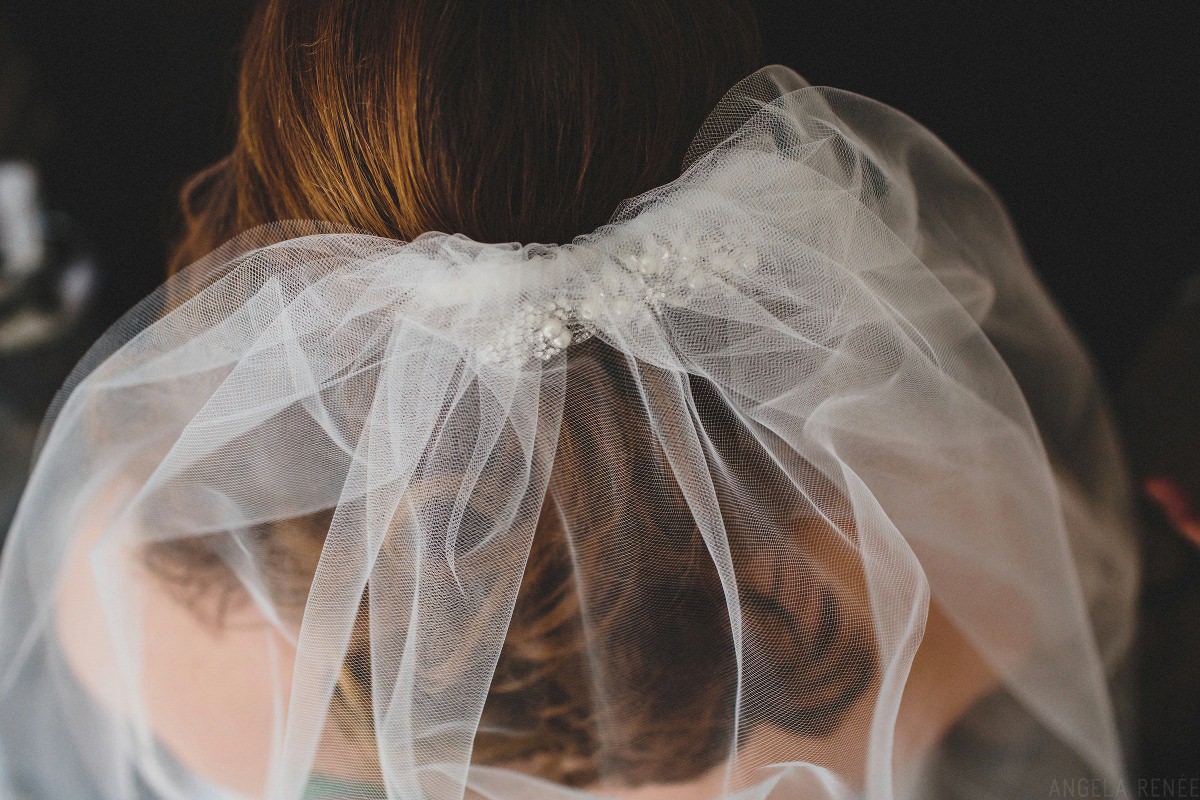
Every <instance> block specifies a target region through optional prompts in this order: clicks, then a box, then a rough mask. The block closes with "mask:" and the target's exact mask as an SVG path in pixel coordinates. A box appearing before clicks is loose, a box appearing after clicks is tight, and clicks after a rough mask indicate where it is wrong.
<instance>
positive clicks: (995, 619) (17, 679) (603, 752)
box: [0, 0, 1136, 800]
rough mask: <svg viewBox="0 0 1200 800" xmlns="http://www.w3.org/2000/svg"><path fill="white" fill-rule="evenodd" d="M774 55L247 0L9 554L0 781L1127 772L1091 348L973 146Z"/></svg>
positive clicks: (398, 792)
mask: <svg viewBox="0 0 1200 800" xmlns="http://www.w3.org/2000/svg"><path fill="white" fill-rule="evenodd" d="M758 52H759V45H758V39H757V34H756V32H755V29H754V25H753V21H752V15H751V13H750V10H749V8H748V7H747V6H746V4H745V3H744V2H741V0H689V1H688V2H683V1H682V0H617V1H616V2H613V3H606V4H595V3H584V2H568V3H549V2H540V1H538V0H534V1H532V2H523V3H478V2H472V3H467V2H448V3H447V2H424V1H422V0H409V2H404V3H395V2H390V0H361V1H360V2H355V3H349V2H341V1H340V0H322V2H312V0H267V2H264V3H263V4H262V6H261V8H260V9H259V10H258V13H257V16H256V19H255V22H254V23H253V25H252V28H251V30H250V32H249V34H248V36H247V39H246V45H245V52H244V55H243V61H242V73H241V87H240V95H239V105H238V120H239V121H238V128H237V140H236V143H235V145H234V149H233V152H232V153H231V154H230V155H229V157H227V158H226V159H224V160H222V161H221V162H219V163H217V164H216V165H214V166H213V167H212V168H210V169H209V170H207V171H205V172H204V173H202V174H200V175H198V176H197V177H196V178H195V179H194V180H193V181H192V182H191V183H190V184H189V186H188V187H187V189H186V190H185V192H184V202H183V207H184V212H185V220H186V230H185V234H184V236H183V237H182V239H181V241H180V243H179V245H178V248H177V251H176V255H175V258H174V260H173V266H172V273H173V275H172V277H171V278H170V279H169V280H168V282H167V283H166V284H165V285H164V286H163V288H162V289H160V290H159V291H158V292H157V293H156V294H154V295H152V296H151V297H150V298H148V299H147V300H146V301H144V302H143V303H142V304H140V305H139V306H138V307H136V308H135V309H134V310H132V311H131V312H129V314H128V315H127V316H126V317H125V318H124V319H123V320H122V321H121V322H119V323H118V324H117V325H116V326H115V327H114V328H113V329H112V330H110V331H109V332H108V333H107V334H106V335H105V337H104V338H102V339H101V341H100V342H99V343H98V344H97V345H96V346H95V347H94V348H93V350H92V351H91V353H90V354H89V355H88V357H87V358H86V359H85V360H84V362H83V363H82V364H81V365H80V366H79V368H78V369H77V370H76V373H75V375H74V376H73V377H72V378H71V380H70V381H68V384H67V386H66V388H65V389H64V390H63V392H62V393H61V394H60V395H59V399H58V400H57V401H56V404H55V407H54V409H53V411H52V425H48V426H47V428H46V430H45V433H44V439H43V444H42V449H41V455H40V458H39V460H38V463H37V466H36V468H35V471H34V474H33V477H32V480H31V482H30V484H29V487H28V489H27V491H26V493H25V496H24V498H23V500H22V503H21V506H20V509H19V511H18V516H17V519H16V521H15V523H14V526H13V528H12V532H11V536H10V541H9V543H8V545H7V549H6V550H5V552H4V555H3V560H2V562H0V789H2V790H3V791H2V792H0V794H3V796H5V797H34V798H43V797H44V798H66V797H72V798H84V797H89V798H93V797H94V798H114V799H115V798H122V799H124V798H137V797H146V798H197V799H199V798H259V797H263V798H279V799H282V798H308V799H309V800H315V799H316V798H346V799H349V798H376V797H388V798H412V799H414V800H415V799H416V798H460V797H464V796H465V797H469V798H584V797H620V798H639V799H644V800H667V799H668V798H688V799H689V800H690V799H692V798H698V799H700V800H703V799H705V798H717V797H731V798H732V797H737V798H740V799H743V800H761V799H762V798H806V799H807V798H842V797H867V798H872V800H875V799H876V798H899V797H914V798H930V797H955V798H957V797H978V798H991V797H1050V796H1064V793H1065V792H1067V791H1068V790H1070V788H1071V787H1074V786H1076V785H1077V783H1076V782H1078V781H1081V780H1087V781H1097V780H1098V781H1102V782H1105V785H1111V786H1117V785H1119V782H1120V781H1121V780H1122V778H1123V776H1124V764H1123V760H1122V758H1123V756H1122V750H1121V743H1120V736H1121V730H1120V722H1121V719H1120V713H1119V712H1121V711H1122V709H1121V707H1120V704H1119V702H1117V701H1118V700H1119V699H1120V693H1119V691H1118V687H1117V685H1116V684H1117V681H1116V676H1117V675H1118V674H1119V673H1120V670H1121V669H1122V667H1123V663H1124V657H1125V655H1126V651H1127V649H1128V644H1129V639H1130V635H1131V625H1132V623H1131V619H1132V616H1131V615H1132V605H1133V593H1134V588H1135V587H1134V584H1135V580H1136V575H1135V572H1136V569H1135V563H1136V562H1135V559H1134V557H1133V555H1132V547H1131V542H1130V537H1129V531H1128V519H1129V517H1128V511H1127V507H1126V487H1125V481H1124V475H1123V470H1122V466H1121V463H1120V460H1119V457H1118V455H1117V451H1116V448H1115V445H1114V439H1113V434H1112V431H1111V429H1110V426H1109V422H1108V417H1107V412H1106V410H1105V407H1104V403H1103V400H1102V398H1101V397H1100V395H1099V391H1098V388H1097V386H1096V382H1095V378H1094V376H1093V374H1092V371H1091V368H1090V366H1089V364H1088V361H1087V359H1086V357H1085V355H1084V354H1083V352H1082V351H1081V349H1080V346H1079V344H1078V343H1077V341H1076V340H1075V338H1074V336H1073V335H1072V334H1071V333H1070V331H1069V330H1068V329H1067V327H1066V326H1065V324H1064V323H1063V321H1062V319H1061V317H1060V315H1059V314H1058V312H1057V311H1056V310H1055V308H1054V307H1053V305H1052V304H1051V302H1050V300H1049V299H1048V297H1047V296H1046V294H1045V292H1044V291H1043V289H1042V288H1041V286H1040V284H1039V283H1038V281H1037V279H1036V277H1035V276H1034V274H1033V273H1032V272H1031V270H1030V268H1029V267H1028V265H1027V264H1026V263H1025V261H1024V259H1023V256H1022V253H1021V249H1020V246H1019V244H1018V242H1017V240H1016V238H1015V236H1014V234H1013V232H1012V230H1011V227H1010V225H1009V222H1008V220H1007V218H1006V216H1005V214H1004V212H1003V210H1002V208H1001V207H1000V205H999V203H998V202H997V200H996V199H995V197H994V196H993V195H992V194H991V192H990V191H989V190H988V189H987V188H986V187H985V186H984V185H983V184H982V183H981V182H980V180H979V179H978V178H977V177H976V176H974V175H973V174H972V173H971V172H970V171H969V170H968V169H967V168H966V167H964V166H963V165H962V163H961V162H959V161H958V160H957V159H956V158H955V157H954V156H953V155H952V154H951V153H950V152H949V151H947V149H946V148H945V146H944V145H942V144H941V143H940V142H939V141H938V140H937V139H936V138H935V137H933V136H932V135H931V134H930V133H929V132H928V131H926V130H924V129H923V128H921V127H920V126H919V125H918V124H917V123H915V122H913V121H912V120H911V119H909V118H907V117H905V116H903V115H902V114H900V113H898V112H896V111H894V110H892V109H890V108H887V107H885V106H883V105H880V104H878V103H875V102H872V101H870V100H867V99H865V98H862V97H859V96H856V95H853V94H849V93H846V92H841V91H837V90H833V89H828V88H818V87H811V86H809V85H807V84H806V83H805V82H804V81H803V80H801V79H800V78H799V77H798V76H797V75H795V73H792V72H791V71H789V70H787V69H785V68H782V67H767V68H763V69H758V70H757V71H756V67H757V66H758V58H759V56H758ZM300 220H304V221H300ZM442 231H444V232H445V233H442ZM517 242H519V243H522V244H516V243H517ZM506 243H512V244H506ZM1067 796H1069V795H1067Z"/></svg>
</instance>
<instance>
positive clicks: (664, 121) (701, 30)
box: [172, 0, 760, 269]
mask: <svg viewBox="0 0 1200 800" xmlns="http://www.w3.org/2000/svg"><path fill="white" fill-rule="evenodd" d="M759 53H760V43H759V39H758V33H757V30H756V27H755V23H754V18H753V14H752V11H751V9H750V7H749V3H748V2H747V0H615V2H608V3H591V2H584V1H583V0H568V1H567V2H548V0H522V1H521V2H497V1H496V0H484V1H483V2H479V1H478V0H449V2H427V1H421V0H405V2H395V1H394V0H366V1H359V2H350V1H349V0H328V1H327V2H311V0H268V1H267V2H265V3H263V5H262V6H261V8H260V9H259V11H258V14H257V16H256V17H255V20H254V22H253V24H252V27H251V29H250V32H249V34H248V36H247V39H246V42H245V52H244V56H243V61H242V71H241V82H240V91H239V101H238V116H239V121H238V129H237V131H238V132H237V139H236V142H235V145H234V148H233V152H232V153H231V154H230V155H229V157H228V158H226V159H225V160H223V161H221V162H219V163H218V164H216V165H215V166H214V167H212V168H211V169H209V170H208V171H206V172H204V173H202V174H201V175H199V176H197V177H196V178H195V179H193V181H192V182H191V183H190V184H189V185H188V186H187V187H186V188H185V191H184V197H183V207H184V217H185V225H186V230H185V232H184V237H183V240H182V241H181V243H180V245H179V247H178V249H177V252H176V254H175V257H174V259H173V265H172V266H173V268H176V269H177V268H179V267H182V266H185V265H186V264H188V263H191V262H192V261H195V260H197V259H198V258H200V257H201V256H203V255H206V254H207V253H208V252H209V251H211V250H212V249H214V248H215V247H216V246H217V245H219V244H221V243H222V242H223V241H225V240H227V239H229V238H231V237H232V236H234V235H236V234H237V233H239V232H241V231H244V230H247V229H249V228H253V227H255V226H257V225H261V224H265V223H269V222H275V221H280V220H289V219H315V220H320V221H323V222H330V223H337V224H343V225H347V226H350V227H353V228H356V229H360V230H364V231H367V232H369V233H373V234H376V235H380V236H388V237H392V238H399V239H412V238H415V237H416V236H418V235H419V234H421V233H424V232H425V231H429V230H444V231H447V232H455V233H463V234H466V235H467V236H470V237H472V238H474V239H477V240H479V241H523V242H531V241H540V242H563V241H569V240H570V239H571V238H573V237H574V236H576V235H578V234H581V233H587V232H589V231H591V230H592V229H594V228H596V227H597V226H599V225H601V224H603V223H604V222H606V221H607V220H608V219H609V217H610V216H611V214H612V213H613V211H614V209H615V208H616V206H617V204H618V203H619V202H620V201H621V200H623V199H624V198H627V197H631V196H634V195H636V194H638V193H640V192H643V191H645V190H647V189H651V188H654V187H655V186H659V185H661V184H663V183H666V182H668V181H670V180H671V179H673V178H674V177H676V176H677V175H678V174H679V171H680V166H681V162H682V160H683V156H684V153H685V151H686V149H687V147H688V144H689V143H690V141H691V138H692V136H693V135H694V134H695V132H696V130H697V128H698V127H699V125H700V123H701V122H702V121H703V119H704V117H705V115H706V114H707V113H708V112H709V111H711V110H712V108H713V106H714V105H715V104H716V103H717V101H718V100H719V99H720V97H721V96H722V94H724V92H725V91H726V90H727V89H729V88H730V87H731V86H732V85H733V84H734V83H735V82H737V81H738V80H739V79H741V78H743V77H745V76H746V75H748V74H749V73H750V72H752V71H753V70H754V69H755V68H757V67H758V66H759V65H760V55H759Z"/></svg>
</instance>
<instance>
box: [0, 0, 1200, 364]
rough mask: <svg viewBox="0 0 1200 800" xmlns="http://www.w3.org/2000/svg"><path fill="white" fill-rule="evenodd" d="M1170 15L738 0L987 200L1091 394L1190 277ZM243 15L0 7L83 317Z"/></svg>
mask: <svg viewBox="0 0 1200 800" xmlns="http://www.w3.org/2000/svg"><path fill="white" fill-rule="evenodd" d="M397 1H398V2H400V1H402V0H397ZM1188 5H1189V4H1188V3H1187V2H1185V1H1184V0H1179V1H1178V2H1154V1H1153V0H1147V1H1146V2H1141V3H1128V4H1116V3H1109V4H1100V3H1097V4H1094V5H1092V6H1090V7H1083V6H1080V7H1072V6H1069V5H1064V4H1061V3H1056V2H1044V3H1040V4H1036V5H1035V4H1032V3H1030V4H1027V7H1023V6H1014V5H1012V4H1007V5H1006V4H1001V3H994V2H993V3H971V4H948V3H944V4H940V5H938V4H933V3H924V4H922V3H916V4H914V3H911V2H909V3H901V2H879V3H874V2H872V3H865V2H849V1H848V0H842V2H834V1H832V0H822V1H820V2H803V3H801V2H795V3H777V2H773V3H768V2H762V1H760V2H758V3H757V6H758V9H759V17H760V23H761V25H762V28H763V33H764V37H765V39H766V44H767V56H768V60H769V61H777V62H781V63H785V64H787V65H789V66H792V67H794V68H795V69H797V70H798V71H799V72H800V73H801V74H802V75H804V76H806V77H807V78H808V79H809V80H810V81H811V82H813V83H816V84H829V85H833V86H838V87H842V88H845V89H850V90H853V91H856V92H860V93H862V94H866V95H869V96H872V97H875V98H877V99H880V100H882V101H884V102H887V103H889V104H891V105H893V106H896V107H897V108H900V109H901V110H903V111H906V112H907V113H909V114H910V115H911V116H913V117H915V118H916V119H917V120H918V121H920V122H922V123H924V124H925V125H926V126H927V127H929V128H931V129H932V130H933V131H934V132H935V133H937V134H938V135H939V136H941V137H942V138H943V139H944V140H946V142H947V143H948V144H949V145H950V146H951V148H953V149H954V150H955V151H957V152H958V153H959V154H960V155H961V156H962V157H963V159H964V160H965V161H966V162H967V163H968V164H970V165H972V166H973V167H974V168H975V169H976V170H977V171H978V172H979V173H981V174H982V175H983V177H984V178H985V179H986V180H988V181H989V182H990V183H991V184H992V185H993V186H994V187H995V188H996V190H997V191H998V192H999V193H1000V195H1001V196H1002V197H1003V198H1004V200H1005V201H1006V202H1007V204H1008V206H1009V208H1010V210H1011V212H1012V215H1013V217H1014V219H1015V222H1016V226H1017V229H1018V230H1019V231H1020V232H1021V234H1022V236H1023V237H1024V240H1025V242H1026V245H1027V247H1028V250H1029V253H1030V255H1031V257H1032V260H1033V262H1034V264H1035V266H1036V267H1037V268H1038V270H1039V271H1040V272H1041V274H1042V275H1043V277H1044V279H1045V281H1046V283H1047V285H1048V286H1049V288H1050V290H1051V292H1052V293H1053V294H1054V295H1055V297H1056V298H1057V299H1058V300H1059V302H1060V304H1061V305H1062V307H1063V308H1064V310H1065V311H1066V313H1067V315H1068V316H1069V317H1070V318H1071V319H1072V321H1073V322H1074V323H1075V324H1076V326H1077V327H1078V329H1079V330H1080V332H1081V334H1082V335H1083V337H1084V339H1085V340H1086V341H1087V343H1088V344H1089V345H1090V346H1091V347H1092V349H1093V351H1094V352H1095V354H1096V357H1097V360H1098V362H1099V364H1100V366H1101V369H1102V371H1103V373H1104V375H1105V376H1106V378H1107V379H1108V380H1109V381H1110V383H1115V382H1117V381H1118V380H1119V379H1120V378H1121V376H1122V375H1123V373H1124V372H1125V370H1126V368H1127V366H1128V364H1129V363H1130V361H1131V359H1132V357H1133V355H1134V354H1135V352H1136V351H1137V350H1138V349H1139V347H1140V346H1141V344H1142V342H1143V341H1144V340H1145V338H1146V336H1147V334H1148V332H1149V329H1150V327H1151V325H1152V324H1153V323H1154V321H1155V320H1156V319H1157V318H1159V317H1160V316H1161V314H1162V313H1163V312H1164V311H1165V309H1166V308H1167V307H1168V306H1169V305H1170V304H1171V302H1172V297H1173V294H1174V293H1175V291H1176V287H1177V285H1178V282H1179V280H1180V279H1181V278H1182V277H1183V276H1185V275H1187V274H1188V273H1190V272H1192V271H1194V270H1196V269H1197V268H1198V267H1200V265H1198V264H1197V263H1196V261H1197V254H1200V232H1198V226H1197V210H1198V206H1197V203H1196V201H1195V196H1194V189H1195V187H1196V186H1197V185H1198V180H1200V168H1198V166H1197V163H1196V144H1197V137H1196V133H1195V132H1196V129H1197V128H1196V124H1195V123H1196V121H1197V107H1198V102H1197V99H1196V98H1197V89H1200V81H1198V80H1197V74H1198V73H1200V69H1198V68H1197V64H1196V60H1195V58H1194V57H1193V56H1191V54H1190V52H1188V51H1189V45H1191V44H1192V43H1193V42H1192V41H1191V39H1192V38H1193V37H1192V36H1191V30H1192V29H1191V28H1190V27H1188V26H1185V24H1184V22H1183V19H1184V18H1185V10H1186V9H1187V6H1188ZM250 6H251V3H250V2H248V0H159V2H157V3H154V4H145V5H143V4H138V3H130V2H125V3H121V2H116V3H112V2H95V1H93V2H75V3H67V2H56V1H55V0H50V1H49V2H48V1H47V0H3V3H2V5H0V15H3V18H4V22H6V23H7V27H8V28H9V30H10V33H11V35H12V37H13V38H14V39H15V40H16V41H17V42H18V44H19V45H20V47H21V48H22V49H24V50H25V51H26V54H27V56H28V58H29V60H30V61H31V63H32V66H33V70H34V79H35V86H36V88H37V91H38V93H39V98H40V99H41V101H42V102H43V103H44V104H45V105H46V106H47V107H48V109H49V112H50V113H49V119H50V120H51V123H52V124H51V125H50V127H49V128H48V133H47V135H46V136H45V137H44V146H43V147H42V148H41V150H40V153H39V161H40V166H41V169H42V173H43V177H44V179H45V181H46V184H47V195H48V200H49V202H50V204H51V205H52V206H53V207H55V208H57V209H60V210H64V211H67V212H69V213H70V214H72V215H73V216H74V217H75V219H76V221H77V222H78V223H79V224H80V226H81V227H82V228H83V230H84V231H85V232H86V234H87V235H88V236H89V237H90V239H91V240H92V242H93V244H94V247H95V249H96V251H97V254H98V255H99V257H100V259H101V261H102V264H103V267H104V270H105V273H106V276H107V277H106V285H105V286H106V288H105V294H104V298H103V304H102V310H101V314H100V316H101V318H102V320H101V321H108V320H111V319H114V318H115V317H116V316H117V315H118V314H119V313H121V312H122V311H123V310H124V309H125V308H127V307H128V306H130V305H131V304H132V303H133V302H135V301H136V300H137V299H139V298H140V297H141V296H143V295H145V294H147V293H148V292H149V291H150V290H151V289H153V288H154V286H155V285H156V284H157V283H158V282H159V281H160V279H161V277H162V274H163V266H164V262H165V253H166V250H167V243H168V242H169V240H170V237H171V234H172V232H173V230H174V225H175V220H176V214H175V208H174V200H175V195H176V193H177V191H178V188H179V186H180V184H181V182H182V181H183V179H184V178H185V177H186V176H187V175H188V174H189V173H191V172H193V171H195V170H197V169H199V168H201V167H203V166H205V165H207V164H209V163H211V162H212V161H214V160H215V159H217V158H218V157H220V156H221V155H222V154H223V153H224V151H225V150H226V149H227V148H228V146H229V143H230V141H231V137H232V123H231V113H230V111H231V108H232V92H233V84H234V74H235V69H236V60H237V52H236V51H237V41H238V38H239V36H240V33H241V30H242V28H243V27H244V25H245V22H246V20H247V18H248V16H249V10H250Z"/></svg>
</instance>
